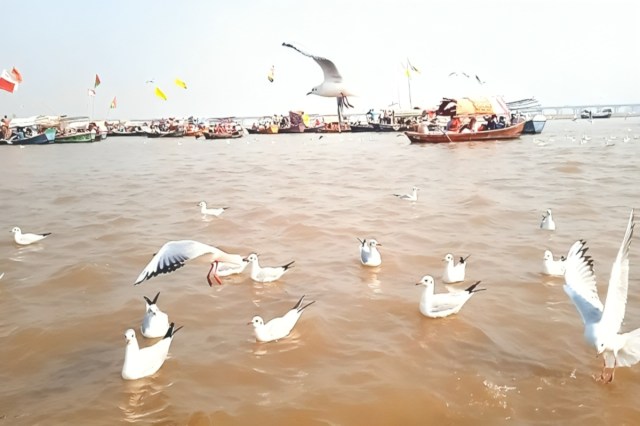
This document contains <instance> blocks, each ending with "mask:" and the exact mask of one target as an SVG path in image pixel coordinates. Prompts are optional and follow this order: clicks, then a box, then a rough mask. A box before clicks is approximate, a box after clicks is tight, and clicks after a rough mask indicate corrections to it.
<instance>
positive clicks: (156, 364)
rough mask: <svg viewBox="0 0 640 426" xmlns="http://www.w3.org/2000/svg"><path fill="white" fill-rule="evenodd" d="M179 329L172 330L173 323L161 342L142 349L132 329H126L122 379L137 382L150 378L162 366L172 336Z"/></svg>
mask: <svg viewBox="0 0 640 426" xmlns="http://www.w3.org/2000/svg"><path fill="white" fill-rule="evenodd" d="M181 328H182V327H178V328H176V329H174V323H171V325H170V326H169V329H168V330H167V333H166V334H165V335H164V337H163V338H162V340H160V341H159V342H157V343H155V344H153V345H151V346H147V347H146V348H142V349H140V347H139V346H138V340H137V339H136V332H135V331H134V330H133V329H132V328H130V329H128V330H127V331H126V332H125V333H124V338H125V340H126V341H127V347H126V349H125V352H124V365H123V366H122V378H123V379H125V380H137V379H141V378H143V377H147V376H151V375H152V374H154V373H155V372H156V371H158V370H159V369H160V367H162V364H164V360H165V359H167V354H168V353H169V347H170V346H171V341H172V340H173V336H174V335H175V334H176V333H177V332H178V330H180V329H181Z"/></svg>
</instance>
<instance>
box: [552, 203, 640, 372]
mask: <svg viewBox="0 0 640 426" xmlns="http://www.w3.org/2000/svg"><path fill="white" fill-rule="evenodd" d="M634 226H635V224H634V215H633V210H631V214H630V216H629V223H628V224H627V229H626V231H625V233H624V238H623V239H622V244H621V245H620V249H619V250H618V255H617V256H616V260H615V261H614V262H613V266H612V267H611V276H610V278H609V288H608V289H607V300H606V304H605V305H604V306H603V304H602V302H601V301H600V298H599V297H598V289H597V287H596V277H595V274H594V272H593V259H591V256H587V254H586V253H587V250H589V248H588V247H586V242H585V241H583V240H579V241H576V242H575V243H574V244H573V245H572V246H571V248H570V249H569V254H567V260H566V262H565V263H566V272H565V274H564V278H565V281H566V284H565V285H564V291H565V292H566V293H567V294H568V295H569V297H570V298H571V301H572V302H573V304H574V305H575V306H576V309H577V310H578V313H579V314H580V316H581V317H582V321H583V322H584V338H585V340H586V341H587V343H589V344H590V345H592V346H593V347H594V348H595V349H596V356H600V355H602V357H603V363H604V365H603V368H602V373H600V377H599V378H597V380H598V381H600V382H604V383H609V382H611V381H612V380H613V375H614V372H615V368H616V367H630V366H632V365H634V364H635V363H637V362H638V361H640V328H637V329H635V330H633V331H631V332H629V333H624V334H619V333H620V327H621V326H622V322H623V320H624V315H625V309H626V305H627V292H628V287H629V246H630V245H631V237H632V236H633V228H634ZM607 369H610V370H611V371H610V372H609V374H607ZM594 378H595V376H594Z"/></svg>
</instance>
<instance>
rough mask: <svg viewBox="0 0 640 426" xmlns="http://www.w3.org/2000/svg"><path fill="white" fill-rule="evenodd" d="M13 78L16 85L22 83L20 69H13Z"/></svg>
mask: <svg viewBox="0 0 640 426" xmlns="http://www.w3.org/2000/svg"><path fill="white" fill-rule="evenodd" d="M11 77H13V79H14V80H15V82H16V83H22V74H20V71H18V68H16V67H13V69H12V70H11Z"/></svg>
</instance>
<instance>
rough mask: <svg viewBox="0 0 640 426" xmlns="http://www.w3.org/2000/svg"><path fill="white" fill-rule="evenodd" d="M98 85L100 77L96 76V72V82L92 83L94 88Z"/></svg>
mask: <svg viewBox="0 0 640 426" xmlns="http://www.w3.org/2000/svg"><path fill="white" fill-rule="evenodd" d="M98 86H100V77H98V74H96V82H95V84H94V85H93V88H94V89H95V88H96V87H98Z"/></svg>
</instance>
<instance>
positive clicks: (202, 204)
mask: <svg viewBox="0 0 640 426" xmlns="http://www.w3.org/2000/svg"><path fill="white" fill-rule="evenodd" d="M198 206H199V207H200V213H202V214H205V215H206V214H208V215H211V216H216V217H218V216H220V215H221V214H222V213H223V212H224V211H225V210H227V209H228V208H229V207H220V208H217V209H209V208H207V202H206V201H200V202H199V203H198Z"/></svg>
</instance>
